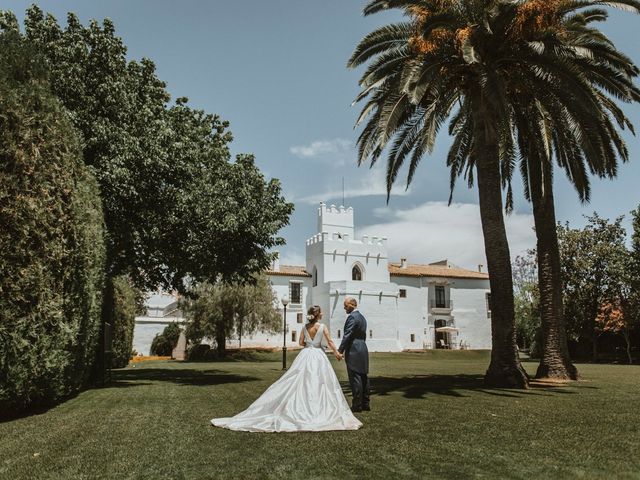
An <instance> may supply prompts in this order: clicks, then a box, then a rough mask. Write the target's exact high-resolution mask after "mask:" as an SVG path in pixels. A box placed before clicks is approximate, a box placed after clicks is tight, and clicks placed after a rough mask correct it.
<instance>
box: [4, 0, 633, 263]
mask: <svg viewBox="0 0 640 480" xmlns="http://www.w3.org/2000/svg"><path fill="white" fill-rule="evenodd" d="M31 3H33V2H32V1H29V2H27V1H19V0H8V1H7V0H4V1H3V2H2V3H1V4H0V8H2V9H6V10H12V11H13V12H14V13H15V14H16V15H17V16H18V18H19V19H20V20H22V18H23V17H24V11H25V10H26V8H28V6H29V5H30V4H31ZM365 3H366V2H364V1H362V0H322V1H318V0H232V1H230V0H208V1H205V0H180V1H175V0H173V1H172V0H100V1H97V0H94V1H87V0H49V1H42V2H38V3H37V4H38V5H39V6H40V7H41V8H42V9H43V10H44V11H45V12H49V13H51V14H53V15H54V16H55V17H56V18H57V19H58V21H59V22H60V23H61V24H62V25H65V24H66V14H67V12H70V11H71V12H75V13H76V14H77V15H78V16H79V17H80V19H81V20H82V21H83V22H84V23H86V22H88V21H89V20H90V19H92V18H95V19H97V20H98V21H101V20H103V19H104V18H110V19H111V20H113V21H114V23H115V27H116V32H117V34H118V35H119V36H120V37H122V39H123V41H124V43H125V45H126V46H127V47H128V57H129V59H130V60H140V59H141V58H143V57H146V58H150V59H151V60H153V61H154V62H155V64H156V66H157V73H158V76H159V78H160V79H162V80H164V81H165V82H166V83H167V88H168V90H169V92H170V93H171V95H172V97H173V99H175V98H178V97H182V96H186V97H188V98H189V101H190V105H191V106H192V107H194V108H202V109H204V110H206V111H208V112H211V113H217V114H219V115H221V117H222V118H223V119H226V120H228V121H229V122H230V124H231V126H230V129H231V131H232V132H233V135H234V141H233V144H232V146H231V149H232V152H233V153H234V154H237V153H253V154H254V155H255V156H256V162H257V164H258V165H259V167H260V168H261V169H262V170H263V172H264V173H265V175H266V176H267V177H268V178H278V179H280V181H281V182H282V186H283V192H284V194H285V196H286V198H287V199H288V200H289V201H292V202H294V204H295V212H294V213H293V215H292V216H291V218H290V224H289V226H287V227H286V228H284V229H283V230H282V231H281V232H280V234H281V235H282V236H283V237H284V238H285V239H286V241H287V245H286V246H285V247H282V248H280V254H281V257H282V263H283V264H291V265H304V263H305V250H304V248H305V243H304V242H305V240H306V239H307V238H309V237H311V236H312V235H313V234H314V233H316V232H315V230H316V210H317V208H318V204H319V202H320V201H325V202H326V203H328V204H336V205H340V204H342V203H343V202H342V197H343V190H342V184H343V178H344V182H345V190H344V197H345V203H346V205H347V206H352V207H353V208H354V211H355V222H356V237H360V236H361V235H364V234H368V235H378V236H387V237H388V238H389V258H390V261H399V258H400V257H407V258H408V261H409V263H429V262H434V261H438V260H441V259H443V258H448V259H449V260H450V261H451V262H452V263H454V264H457V265H460V266H462V267H466V268H471V269H476V268H477V265H478V264H483V265H486V260H485V257H484V245H483V241H482V230H481V224H480V215H479V211H478V193H477V190H475V189H468V188H467V187H466V184H465V183H464V181H462V182H460V184H459V185H458V187H457V188H456V191H455V193H454V197H453V200H454V203H453V204H452V205H451V206H447V200H448V197H449V173H448V170H447V168H446V165H445V158H446V153H447V150H448V148H449V144H450V139H449V137H448V136H447V135H446V133H444V132H443V133H442V134H441V135H440V137H439V138H438V141H437V143H436V148H435V150H434V152H433V154H432V155H430V156H428V157H424V158H423V159H422V160H421V163H420V165H419V167H418V169H417V172H416V175H415V177H414V180H413V182H412V184H411V185H410V187H409V188H408V189H407V188H406V184H405V181H404V178H400V179H399V181H398V182H397V185H396V186H395V187H394V189H393V193H392V195H391V199H390V201H389V203H388V204H387V199H386V190H385V184H384V161H380V165H376V166H374V167H373V168H369V166H368V165H363V166H361V167H358V166H357V164H356V154H355V140H356V138H357V136H358V133H359V131H358V130H357V129H356V130H354V128H353V126H354V123H355V120H356V118H357V116H358V114H359V107H358V106H352V105H351V103H352V101H353V99H354V98H355V97H356V95H357V94H358V92H359V87H358V79H359V77H360V74H361V73H362V71H361V70H350V69H347V68H346V62H347V59H348V58H349V56H350V55H351V53H352V51H353V49H354V47H355V46H356V44H357V43H358V41H359V40H360V39H361V38H362V37H363V36H365V35H366V34H367V33H369V32H370V31H371V30H373V29H375V28H377V27H378V26H381V25H384V24H387V23H390V22H395V21H399V20H400V19H401V16H400V14H399V12H390V13H384V14H376V15H373V16H370V17H363V16H362V13H361V12H362V7H363V6H364V5H365ZM610 12H611V16H610V18H609V20H608V21H607V23H605V24H601V28H602V30H603V31H604V32H605V33H606V34H607V35H608V36H609V37H610V38H611V39H612V40H613V41H614V42H615V43H616V45H617V46H618V48H619V49H621V50H622V51H623V52H625V53H626V54H627V55H629V56H630V57H631V58H632V59H633V60H634V61H635V62H636V64H640V50H639V49H638V48H637V41H634V40H633V38H634V37H635V34H634V32H636V31H637V29H638V27H639V26H640V17H639V16H638V15H635V14H631V13H624V12H620V11H616V10H611V11H610ZM625 111H626V113H627V115H628V116H629V118H630V119H631V120H632V122H634V123H635V124H636V127H637V128H640V124H639V123H640V122H638V119H639V118H640V115H639V114H640V107H639V106H637V105H632V106H625ZM624 138H625V139H626V141H627V143H628V147H629V150H630V162H628V163H627V164H624V165H621V167H620V169H619V172H618V178H617V179H615V180H608V179H605V180H601V179H593V181H592V193H591V201H590V203H589V204H586V205H585V204H581V203H580V201H579V200H578V197H577V195H576V193H575V191H574V190H573V188H572V187H571V186H570V184H569V183H568V182H567V181H566V179H565V178H564V177H563V175H564V173H563V172H561V171H557V173H556V176H555V184H554V189H555V197H556V216H557V219H558V220H559V221H561V222H569V223H570V225H572V226H574V227H581V226H583V225H584V224H585V219H584V215H590V214H591V213H593V212H594V211H597V212H598V213H599V214H600V215H601V216H604V217H606V218H611V219H613V218H615V217H617V216H620V215H626V219H625V221H624V223H623V224H624V225H625V226H626V227H627V228H630V222H629V217H630V215H629V211H631V210H632V209H634V208H635V207H637V206H638V204H639V203H640V159H639V158H638V156H639V155H640V140H639V139H638V138H636V137H634V136H632V135H631V134H630V133H629V132H625V135H624ZM404 175H405V176H406V171H405V172H404ZM520 183H521V179H520V178H519V177H518V178H516V179H515V181H514V186H515V209H514V212H513V213H512V214H511V215H510V216H508V217H507V218H506V224H507V234H508V236H509V241H510V247H511V253H512V256H515V255H517V254H521V253H523V252H524V251H526V250H527V249H528V248H532V247H534V246H535V235H534V232H533V230H532V228H533V218H532V215H531V206H530V204H528V203H527V202H526V201H525V200H524V197H523V195H522V188H521V186H520Z"/></svg>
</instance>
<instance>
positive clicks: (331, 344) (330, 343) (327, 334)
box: [322, 328, 344, 360]
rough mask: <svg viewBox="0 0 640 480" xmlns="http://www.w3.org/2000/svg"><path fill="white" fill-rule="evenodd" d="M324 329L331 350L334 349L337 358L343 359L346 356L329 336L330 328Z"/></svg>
mask: <svg viewBox="0 0 640 480" xmlns="http://www.w3.org/2000/svg"><path fill="white" fill-rule="evenodd" d="M322 331H323V334H324V338H326V339H327V343H328V344H329V348H330V349H331V350H333V354H334V355H335V356H336V358H337V359H338V360H342V359H343V358H344V357H343V355H342V354H341V353H340V352H338V349H337V348H336V344H335V343H333V340H331V337H330V336H329V332H328V330H327V329H326V328H323V329H322Z"/></svg>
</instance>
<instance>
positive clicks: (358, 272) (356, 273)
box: [351, 265, 362, 281]
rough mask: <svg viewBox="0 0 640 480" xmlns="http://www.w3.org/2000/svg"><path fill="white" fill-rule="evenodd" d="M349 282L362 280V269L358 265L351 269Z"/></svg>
mask: <svg viewBox="0 0 640 480" xmlns="http://www.w3.org/2000/svg"><path fill="white" fill-rule="evenodd" d="M351 280H355V281H360V280H362V269H361V268H360V266H359V265H354V266H353V268H352V269H351Z"/></svg>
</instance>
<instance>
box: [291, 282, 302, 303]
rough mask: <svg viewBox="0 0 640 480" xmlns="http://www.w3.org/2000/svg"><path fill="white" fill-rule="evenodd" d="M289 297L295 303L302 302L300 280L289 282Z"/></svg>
mask: <svg viewBox="0 0 640 480" xmlns="http://www.w3.org/2000/svg"><path fill="white" fill-rule="evenodd" d="M289 298H290V299H291V303H293V304H298V305H300V304H301V303H302V284H301V283H300V282H291V283H289Z"/></svg>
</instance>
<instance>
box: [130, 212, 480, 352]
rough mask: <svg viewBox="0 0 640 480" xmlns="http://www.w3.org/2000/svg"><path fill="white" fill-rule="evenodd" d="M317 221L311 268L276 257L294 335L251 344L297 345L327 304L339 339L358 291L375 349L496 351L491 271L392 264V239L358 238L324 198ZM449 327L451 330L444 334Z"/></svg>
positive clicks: (246, 342) (328, 320) (265, 336)
mask: <svg viewBox="0 0 640 480" xmlns="http://www.w3.org/2000/svg"><path fill="white" fill-rule="evenodd" d="M317 226H318V227H317V233H316V234H315V235H313V236H312V237H311V238H309V239H308V240H307V242H306V265H300V266H285V265H280V264H279V261H276V262H274V264H273V266H272V268H271V269H270V270H269V271H268V272H267V275H268V276H269V278H270V280H271V284H272V285H273V289H274V290H275V292H276V295H277V296H278V298H279V299H281V298H282V297H284V296H287V297H288V298H289V300H290V303H289V305H288V306H287V316H286V323H287V332H286V335H283V333H282V332H280V333H275V334H270V333H263V332H259V333H256V334H255V335H252V336H247V337H243V339H242V346H243V347H244V346H247V347H248V346H265V347H282V345H283V342H284V340H285V339H286V343H287V347H295V346H296V345H297V343H298V336H299V335H300V331H301V328H302V327H303V326H304V324H305V323H306V312H307V308H308V307H309V306H311V305H319V306H320V307H321V308H322V311H323V312H324V318H323V320H322V321H323V323H324V324H326V325H327V326H328V327H329V329H330V331H331V336H332V337H333V339H334V341H335V342H336V343H339V342H340V338H341V336H342V333H343V327H344V321H345V318H346V315H345V312H344V309H343V302H344V299H345V297H347V296H352V297H355V298H356V299H357V300H358V305H359V306H358V309H359V310H360V311H361V312H362V313H363V314H364V316H365V317H366V319H367V326H368V330H369V332H368V338H367V345H368V347H369V350H370V351H378V352H397V351H402V350H413V349H432V348H456V349H457V348H471V349H490V348H491V312H490V310H489V307H488V306H489V276H488V275H487V274H486V273H482V272H479V271H472V270H465V269H462V268H459V267H457V266H455V265H453V264H451V263H450V262H449V261H448V260H442V261H439V262H435V263H431V264H428V265H412V264H409V263H407V260H406V259H400V262H398V263H391V262H389V258H388V255H387V242H388V240H387V238H384V237H375V236H371V237H368V236H366V235H365V236H362V237H361V238H358V239H357V238H356V235H355V228H354V216H353V209H352V208H351V207H349V208H345V207H342V206H341V207H336V206H335V205H331V206H327V205H325V204H324V203H321V204H320V207H319V208H318V218H317ZM427 253H428V252H427ZM280 308H281V312H282V305H280ZM146 321H147V322H149V320H146ZM138 327H139V326H138V322H137V323H136V330H137V329H138ZM442 327H449V328H448V329H445V330H448V331H442V330H440V331H437V329H441V328H442ZM147 328H148V327H147ZM134 338H135V339H136V340H137V339H138V338H141V337H140V336H138V335H135V336H134ZM135 344H136V348H137V347H138V342H137V341H135ZM149 345H150V341H149ZM237 345H238V340H237V339H232V340H231V341H229V346H230V347H233V346H237ZM141 348H142V347H141ZM147 350H148V349H147ZM139 351H142V352H143V353H145V354H146V353H147V352H146V351H144V349H142V350H139Z"/></svg>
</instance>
